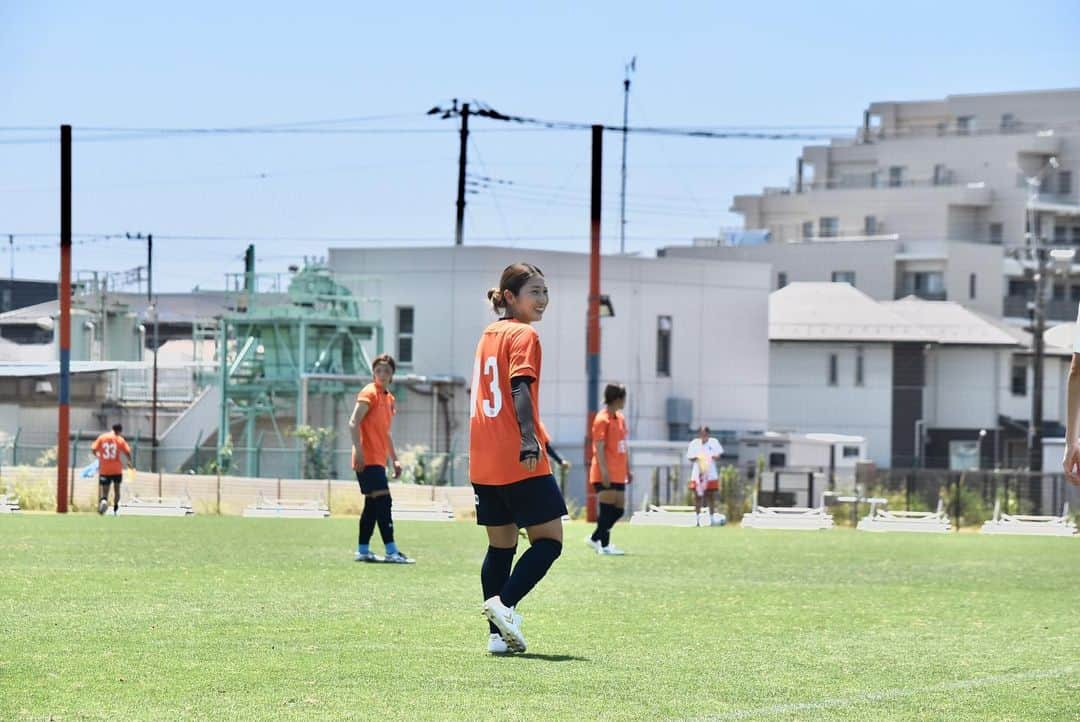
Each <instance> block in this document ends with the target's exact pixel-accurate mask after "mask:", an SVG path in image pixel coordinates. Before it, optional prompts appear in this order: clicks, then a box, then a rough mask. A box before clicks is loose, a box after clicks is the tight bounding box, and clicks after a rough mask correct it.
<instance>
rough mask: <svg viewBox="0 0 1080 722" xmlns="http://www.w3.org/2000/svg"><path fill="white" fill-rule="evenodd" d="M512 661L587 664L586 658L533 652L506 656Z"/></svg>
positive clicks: (587, 659)
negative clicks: (528, 660) (531, 660)
mask: <svg viewBox="0 0 1080 722" xmlns="http://www.w3.org/2000/svg"><path fill="white" fill-rule="evenodd" d="M507 656H508V657H510V658H513V659H538V660H540V661H541V662H588V661H589V658H588V657H575V656H574V655H572V654H535V653H533V652H525V653H524V654H512V655H507Z"/></svg>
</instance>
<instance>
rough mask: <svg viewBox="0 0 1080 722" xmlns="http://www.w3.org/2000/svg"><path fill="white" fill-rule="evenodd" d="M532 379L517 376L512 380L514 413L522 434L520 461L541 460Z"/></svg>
mask: <svg viewBox="0 0 1080 722" xmlns="http://www.w3.org/2000/svg"><path fill="white" fill-rule="evenodd" d="M531 384H532V379H530V378H528V377H525V376H517V377H515V378H512V379H510V395H511V396H513V397H514V413H515V414H517V422H518V431H520V432H521V451H519V452H518V460H519V461H525V460H526V459H530V458H532V459H539V458H540V444H539V443H538V442H537V441H536V426H535V421H534V420H533V409H532V393H531V392H530V390H529V387H530V385H531Z"/></svg>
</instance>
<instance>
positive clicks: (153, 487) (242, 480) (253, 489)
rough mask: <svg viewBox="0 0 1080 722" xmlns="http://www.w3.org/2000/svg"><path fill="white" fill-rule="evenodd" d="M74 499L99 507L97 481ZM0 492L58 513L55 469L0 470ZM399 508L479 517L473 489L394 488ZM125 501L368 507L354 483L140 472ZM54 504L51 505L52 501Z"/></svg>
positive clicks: (223, 507)
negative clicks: (274, 501)
mask: <svg viewBox="0 0 1080 722" xmlns="http://www.w3.org/2000/svg"><path fill="white" fill-rule="evenodd" d="M72 482H73V490H72V493H71V500H72V502H73V505H74V508H75V510H76V511H89V510H92V509H95V508H96V505H97V499H98V496H97V494H98V481H97V477H96V476H94V477H91V478H88V479H87V478H82V477H81V476H79V474H78V472H77V471H76V473H75V475H74V479H71V477H69V483H72ZM0 490H6V491H7V492H8V493H12V492H16V491H17V492H18V493H19V495H20V496H21V497H31V496H32V497H33V498H34V499H35V500H39V501H41V502H44V503H43V504H33V503H30V504H25V506H26V508H28V509H32V508H35V506H41V507H42V508H45V509H49V508H55V504H56V500H55V494H56V468H55V467H53V468H49V467H38V466H7V467H4V468H3V469H0ZM390 492H391V494H392V496H393V498H394V503H395V504H399V505H408V504H418V503H430V502H432V501H437V502H440V503H441V502H447V503H449V504H450V507H451V508H452V509H453V510H454V516H455V517H457V518H459V519H464V518H470V519H471V518H475V515H476V510H475V508H474V506H473V491H472V487H470V486H422V485H419V484H397V483H391V484H390ZM121 493H122V494H123V495H124V497H127V496H128V495H131V494H136V495H138V496H143V497H147V496H184V495H187V496H190V497H191V500H192V505H193V506H194V508H195V511H196V512H197V513H200V514H217V513H220V514H241V513H243V511H244V508H245V507H247V506H249V505H251V504H254V503H255V502H256V500H257V499H258V497H259V495H260V494H261V495H262V496H264V497H273V498H280V499H304V500H315V499H322V500H323V501H325V502H327V505H328V506H329V508H330V513H331V514H335V515H345V516H355V515H358V514H359V513H360V510H361V509H362V508H363V504H364V502H363V496H362V495H361V494H360V488H359V486H358V485H357V483H356V482H355V481H340V480H323V481H316V480H312V479H260V478H249V477H241V476H207V475H199V474H160V475H159V474H151V473H149V472H143V471H140V472H137V473H136V475H135V479H134V480H131V479H130V478H129V477H128V476H127V475H125V477H124V483H123V485H122V486H121ZM50 500H51V501H50Z"/></svg>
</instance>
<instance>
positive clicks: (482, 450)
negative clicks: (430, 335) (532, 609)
mask: <svg viewBox="0 0 1080 722" xmlns="http://www.w3.org/2000/svg"><path fill="white" fill-rule="evenodd" d="M488 300H489V301H490V302H491V306H492V309H493V310H494V311H495V312H496V313H499V314H500V315H501V318H500V319H499V320H498V321H496V322H495V323H492V324H491V325H489V326H488V327H487V328H486V329H484V333H483V334H482V335H481V336H480V342H479V343H478V344H477V346H476V363H475V366H474V368H473V378H472V394H471V398H470V402H469V413H470V422H469V478H470V480H471V481H472V485H473V491H474V493H475V500H476V523H477V524H479V525H481V526H483V527H486V528H487V536H488V549H487V554H486V556H485V557H484V563H483V566H481V568H480V583H481V586H482V588H483V592H484V606H483V609H484V616H486V617H487V619H488V623H489V630H488V631H489V638H488V651H489V652H492V653H495V654H501V653H506V652H524V651H525V637H524V636H522V634H521V615H520V614H518V613H517V612H516V611H515V609H514V608H515V606H516V605H517V603H518V602H520V601H521V599H522V598H523V597H524V596H525V595H526V594H528V593H529V591H530V590H531V589H532V588H533V587H534V586H535V585H536V583H537V582H539V581H540V580H541V579H542V578H543V577H544V575H545V574H547V571H548V569H550V568H551V565H552V564H553V563H554V562H555V560H556V559H558V558H559V555H560V554H561V553H562V538H563V529H562V517H563V515H564V514H566V503H565V501H564V500H563V497H562V492H560V491H559V485H558V483H557V482H556V481H555V477H554V476H553V475H552V473H551V464H550V462H549V457H550V456H551V454H550V452H549V451H548V446H549V444H548V441H549V440H548V438H547V432H546V431H545V430H544V427H543V425H542V424H540V367H541V351H540V337H539V336H538V335H537V333H536V329H534V328H533V327H532V324H533V323H536V322H537V321H539V320H541V319H542V318H543V316H544V311H545V310H546V309H547V305H548V288H547V282H546V281H545V280H544V274H543V272H542V271H541V270H540V269H539V268H537V267H536V266H533V265H531V264H528V263H515V264H513V265H510V266H507V267H506V269H505V270H504V271H503V273H502V278H501V279H500V281H499V287H498V288H493V289H491V290H490V291H488ZM519 528H521V529H525V531H526V534H527V535H528V537H529V548H528V549H527V550H525V553H524V554H522V555H521V558H520V559H519V560H518V562H517V564H516V565H514V563H513V562H514V554H515V553H516V552H517V540H518V529H519ZM512 566H513V571H512V572H511V567H512Z"/></svg>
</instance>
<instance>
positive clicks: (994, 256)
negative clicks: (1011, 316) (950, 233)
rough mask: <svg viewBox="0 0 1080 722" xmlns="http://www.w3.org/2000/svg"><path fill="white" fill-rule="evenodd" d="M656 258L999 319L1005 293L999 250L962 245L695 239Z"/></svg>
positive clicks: (777, 283) (883, 240)
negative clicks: (717, 262) (836, 286)
mask: <svg viewBox="0 0 1080 722" xmlns="http://www.w3.org/2000/svg"><path fill="white" fill-rule="evenodd" d="M660 254H661V255H663V256H666V257H672V258H699V259H721V260H738V261H751V262H757V263H768V264H770V265H771V266H772V283H773V288H774V289H780V288H783V287H784V286H786V285H788V284H789V283H796V282H807V283H820V282H834V283H841V282H842V283H849V284H851V285H852V286H854V287H855V288H857V289H859V290H860V291H862V292H863V293H865V294H866V295H868V296H870V297H871V298H873V299H874V300H877V301H892V300H895V299H897V298H903V297H905V296H917V297H919V298H923V299H926V300H928V301H946V300H947V301H955V302H956V303H959V304H962V305H964V306H967V307H969V308H972V309H974V310H976V311H979V312H981V313H987V314H990V315H992V316H1001V315H1002V310H1003V302H1002V298H1003V297H1004V295H1005V293H1006V290H1007V279H1006V278H1005V277H1004V276H1003V275H1002V269H1003V263H1004V258H1005V256H1004V253H1003V248H1002V247H1001V246H996V245H990V244H986V243H974V242H968V241H902V240H898V239H887V238H881V239H864V240H840V239H835V238H830V239H821V240H816V241H812V242H796V243H763V244H760V245H753V246H717V245H716V244H715V243H709V242H708V240H706V239H698V240H696V241H695V244H694V245H692V246H669V247H667V248H663V249H661V250H660ZM1077 288H1078V289H1080V281H1078V283H1077ZM1074 311H1075V309H1074ZM1074 316H1075V312H1074Z"/></svg>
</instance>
